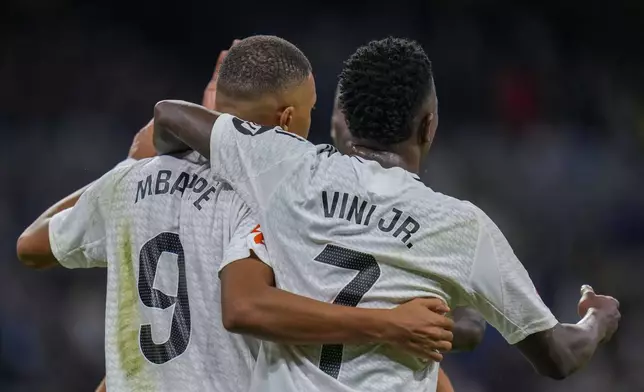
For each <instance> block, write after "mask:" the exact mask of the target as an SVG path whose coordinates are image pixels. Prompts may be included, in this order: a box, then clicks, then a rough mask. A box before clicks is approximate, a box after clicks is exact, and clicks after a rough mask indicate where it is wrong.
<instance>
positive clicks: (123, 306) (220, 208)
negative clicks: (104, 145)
mask: <svg viewBox="0 0 644 392" xmlns="http://www.w3.org/2000/svg"><path fill="white" fill-rule="evenodd" d="M256 223H257V222H256V221H255V219H254V218H253V217H252V216H251V214H250V210H249V209H248V207H247V206H246V205H245V204H244V203H243V202H242V200H241V199H240V198H239V197H238V196H237V195H236V194H235V193H234V192H233V191H232V190H231V188H230V186H229V185H227V184H223V183H218V182H213V180H212V176H211V174H210V169H209V165H208V162H207V161H206V160H204V159H203V158H200V157H199V156H198V155H197V154H195V153H193V154H191V155H189V156H188V157H186V159H177V158H174V157H170V156H163V157H157V158H153V159H147V160H143V161H139V162H138V163H135V164H133V165H130V166H127V167H121V168H116V169H114V170H112V171H110V172H108V173H107V174H105V175H104V176H103V177H101V178H100V179H99V180H98V181H97V182H95V183H94V184H93V185H92V186H91V187H90V188H89V189H88V190H87V191H86V192H85V193H84V194H83V195H82V197H81V198H80V200H79V201H78V203H77V204H76V206H74V207H73V208H72V209H69V210H66V211H64V212H62V213H60V214H57V215H56V216H54V217H53V218H52V220H51V223H50V227H49V230H50V243H51V248H52V251H53V253H54V255H55V257H56V258H57V259H58V261H59V262H60V264H62V265H63V266H65V267H67V268H88V267H101V266H107V268H108V279H107V304H106V313H105V353H106V368H107V386H108V390H109V391H136V392H142V391H168V392H170V391H172V392H175V391H182V392H184V391H185V392H188V391H199V392H202V391H215V392H219V391H221V392H231V391H232V392H235V391H239V392H246V391H247V390H248V387H249V383H250V379H251V371H252V368H253V366H254V364H255V356H256V354H257V351H258V350H259V343H258V342H257V341H255V340H254V339H251V338H244V337H242V336H241V335H234V334H230V333H228V332H227V331H226V330H225V329H224V327H223V325H222V321H221V306H220V284H219V277H218V270H219V267H220V265H221V264H222V263H226V262H231V261H234V260H236V259H241V258H244V257H248V256H249V251H248V247H247V241H248V239H249V238H248V236H249V235H250V233H251V231H252V230H253V228H254V227H255V226H256Z"/></svg>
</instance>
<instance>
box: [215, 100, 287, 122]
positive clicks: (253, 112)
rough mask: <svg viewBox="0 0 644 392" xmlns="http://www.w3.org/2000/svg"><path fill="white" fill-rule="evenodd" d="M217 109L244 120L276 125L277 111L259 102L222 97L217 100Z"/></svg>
mask: <svg viewBox="0 0 644 392" xmlns="http://www.w3.org/2000/svg"><path fill="white" fill-rule="evenodd" d="M217 111H219V112H222V113H227V114H231V115H233V116H235V117H239V118H241V119H242V120H246V121H251V122H254V123H257V124H261V125H266V126H275V125H279V124H275V123H274V122H275V118H276V117H275V115H274V114H275V112H276V110H271V109H268V108H266V107H265V106H264V105H261V104H258V103H257V102H250V101H239V100H232V99H229V98H223V97H222V98H221V99H218V100H217Z"/></svg>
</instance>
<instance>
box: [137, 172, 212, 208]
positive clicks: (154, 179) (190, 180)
mask: <svg viewBox="0 0 644 392" xmlns="http://www.w3.org/2000/svg"><path fill="white" fill-rule="evenodd" d="M206 188H207V189H206ZM186 189H192V192H194V193H202V192H203V193H202V194H201V196H199V198H198V199H197V200H195V202H194V203H192V204H193V205H194V206H195V208H196V209H198V210H201V208H202V204H203V203H204V202H206V201H208V200H210V196H211V195H212V194H213V193H215V191H216V189H217V188H216V187H214V186H210V187H208V181H206V179H205V178H203V177H199V176H197V175H196V174H193V175H192V177H191V176H190V174H188V173H186V172H181V173H179V175H178V176H176V177H175V176H173V173H172V171H171V170H159V171H158V172H157V174H156V176H155V175H153V174H150V175H148V176H147V177H145V179H144V180H141V181H139V182H138V183H137V184H136V199H135V200H134V204H136V203H138V202H139V201H141V200H143V199H145V197H146V196H152V195H165V194H170V195H173V194H174V193H176V192H179V193H180V194H181V196H183V192H184V191H185V190H186Z"/></svg>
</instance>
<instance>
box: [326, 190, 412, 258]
mask: <svg viewBox="0 0 644 392" xmlns="http://www.w3.org/2000/svg"><path fill="white" fill-rule="evenodd" d="M340 199H341V200H340ZM349 200H351V202H349ZM338 201H340V208H338ZM322 208H323V210H324V211H323V212H324V217H325V218H340V219H346V220H347V221H349V222H353V223H355V224H358V225H364V226H369V224H370V223H371V216H372V215H373V214H374V212H375V211H376V210H377V209H379V208H382V207H380V206H378V205H376V204H371V203H369V202H367V201H366V200H363V199H361V198H359V197H358V196H354V195H349V194H348V193H346V192H333V193H332V195H329V193H327V192H326V191H322ZM347 208H348V210H347ZM365 213H366V216H365ZM403 215H404V216H405V219H404V220H402V222H401V219H400V218H401V217H403ZM363 218H364V220H363ZM394 229H395V230H394ZM419 229H420V224H419V223H418V221H417V220H416V219H414V218H413V217H412V216H411V214H409V213H407V212H405V211H402V210H399V209H397V208H395V207H394V208H392V209H391V211H389V212H388V213H386V215H385V216H384V217H383V218H381V219H380V220H379V221H378V230H380V231H382V232H383V233H389V234H390V235H391V236H393V237H394V238H398V239H399V240H400V241H401V242H402V243H403V244H405V245H406V246H407V248H408V249H411V248H412V247H413V246H414V244H412V243H411V237H412V235H413V234H414V233H416V232H417V231H418V230H419ZM403 234H404V235H403Z"/></svg>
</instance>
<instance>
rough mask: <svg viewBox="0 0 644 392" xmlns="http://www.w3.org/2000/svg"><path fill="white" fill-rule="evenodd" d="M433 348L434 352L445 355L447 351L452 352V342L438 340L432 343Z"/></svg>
mask: <svg viewBox="0 0 644 392" xmlns="http://www.w3.org/2000/svg"><path fill="white" fill-rule="evenodd" d="M434 347H435V349H436V350H438V351H440V352H442V353H445V352H448V351H452V342H448V341H446V340H440V341H438V342H435V343H434Z"/></svg>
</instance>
